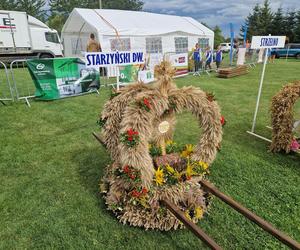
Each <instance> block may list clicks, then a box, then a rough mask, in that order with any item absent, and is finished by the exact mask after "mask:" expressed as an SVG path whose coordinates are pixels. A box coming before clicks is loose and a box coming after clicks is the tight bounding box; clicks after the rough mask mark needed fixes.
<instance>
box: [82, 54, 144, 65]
mask: <svg viewBox="0 0 300 250" xmlns="http://www.w3.org/2000/svg"><path fill="white" fill-rule="evenodd" d="M84 56H85V65H86V67H90V68H91V67H92V68H99V67H104V66H115V65H129V64H142V63H144V52H132V51H120V52H119V51H115V52H86V53H85V54H84Z"/></svg>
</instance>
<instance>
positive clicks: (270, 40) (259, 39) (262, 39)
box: [251, 36, 285, 49]
mask: <svg viewBox="0 0 300 250" xmlns="http://www.w3.org/2000/svg"><path fill="white" fill-rule="evenodd" d="M284 44H285V36H253V37H252V41H251V49H261V48H283V47H284Z"/></svg>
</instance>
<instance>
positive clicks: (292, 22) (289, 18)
mask: <svg viewBox="0 0 300 250" xmlns="http://www.w3.org/2000/svg"><path fill="white" fill-rule="evenodd" d="M296 20H297V18H296V12H295V11H289V12H288V13H287V14H286V16H285V25H284V29H285V35H286V36H287V40H288V41H289V42H290V43H292V42H294V40H295V33H294V32H295V29H296V26H297V23H296Z"/></svg>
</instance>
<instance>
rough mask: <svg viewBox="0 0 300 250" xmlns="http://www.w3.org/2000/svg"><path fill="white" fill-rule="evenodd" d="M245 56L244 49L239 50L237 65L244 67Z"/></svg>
mask: <svg viewBox="0 0 300 250" xmlns="http://www.w3.org/2000/svg"><path fill="white" fill-rule="evenodd" d="M245 55H246V48H239V51H238V58H237V62H236V64H237V65H244V63H245Z"/></svg>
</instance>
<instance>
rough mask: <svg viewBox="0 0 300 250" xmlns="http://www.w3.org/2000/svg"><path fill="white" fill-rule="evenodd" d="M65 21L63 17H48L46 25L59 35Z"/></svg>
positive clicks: (58, 15)
mask: <svg viewBox="0 0 300 250" xmlns="http://www.w3.org/2000/svg"><path fill="white" fill-rule="evenodd" d="M65 21H66V18H65V17H64V16H63V15H60V14H57V15H53V16H50V17H49V19H48V21H47V24H48V26H49V27H51V28H52V29H56V30H57V31H58V33H59V34H60V33H61V29H62V27H63V26H64V23H65Z"/></svg>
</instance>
